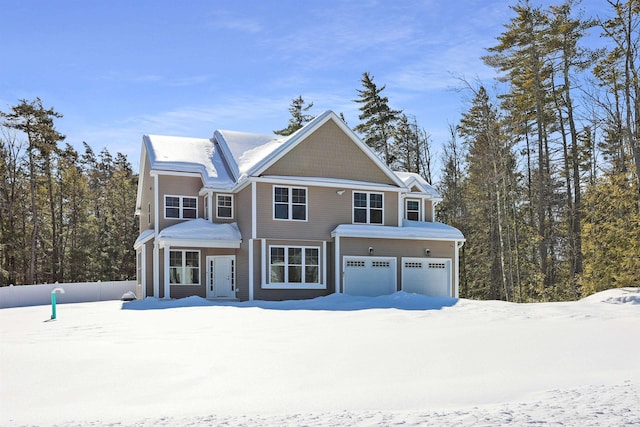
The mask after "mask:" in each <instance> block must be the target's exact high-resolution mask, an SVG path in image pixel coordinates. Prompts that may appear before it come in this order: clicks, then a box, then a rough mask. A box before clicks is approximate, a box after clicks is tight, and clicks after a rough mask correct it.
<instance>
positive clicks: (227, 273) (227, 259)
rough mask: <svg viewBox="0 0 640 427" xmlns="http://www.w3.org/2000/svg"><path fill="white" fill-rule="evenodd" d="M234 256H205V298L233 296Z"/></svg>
mask: <svg viewBox="0 0 640 427" xmlns="http://www.w3.org/2000/svg"><path fill="white" fill-rule="evenodd" d="M235 296H236V257H235V256H233V255H224V256H208V257H207V298H235Z"/></svg>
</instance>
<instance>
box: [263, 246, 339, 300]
mask: <svg viewBox="0 0 640 427" xmlns="http://www.w3.org/2000/svg"><path fill="white" fill-rule="evenodd" d="M272 248H282V249H284V260H285V264H284V274H285V281H284V282H277V283H271V279H270V278H269V280H268V281H267V283H264V284H263V285H262V288H263V289H326V288H327V284H326V280H321V279H324V277H322V278H321V277H320V274H321V272H322V271H323V265H321V264H326V260H325V258H324V254H323V256H322V257H321V254H322V252H321V247H320V246H296V245H269V247H268V254H267V264H268V267H269V268H268V270H267V271H268V274H269V277H271V249H272ZM290 248H297V249H302V255H301V257H302V259H301V261H302V264H301V265H300V266H301V273H300V274H301V278H300V279H301V280H302V281H301V282H287V281H286V279H287V277H288V273H289V272H288V267H289V263H288V251H289V249H290ZM307 249H315V250H316V251H318V265H317V267H318V282H317V283H314V282H309V283H307V282H304V280H305V267H306V264H305V260H306V250H307Z"/></svg>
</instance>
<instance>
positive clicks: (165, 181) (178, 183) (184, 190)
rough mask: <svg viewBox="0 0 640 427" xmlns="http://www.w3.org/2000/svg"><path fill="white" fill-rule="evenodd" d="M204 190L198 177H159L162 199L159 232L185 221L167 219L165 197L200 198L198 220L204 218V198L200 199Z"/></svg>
mask: <svg viewBox="0 0 640 427" xmlns="http://www.w3.org/2000/svg"><path fill="white" fill-rule="evenodd" d="M201 188H202V180H201V179H200V178H196V177H188V176H173V175H160V176H159V177H158V197H159V198H160V203H159V209H160V212H159V213H160V215H158V218H159V222H160V224H159V228H158V229H159V230H162V229H164V228H166V227H169V226H171V225H174V224H178V223H180V222H182V221H184V220H176V219H165V217H164V196H165V195H167V196H190V197H197V198H198V218H203V217H204V208H203V205H204V197H198V192H199V191H200V189H201Z"/></svg>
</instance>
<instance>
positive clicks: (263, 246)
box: [260, 239, 267, 288]
mask: <svg viewBox="0 0 640 427" xmlns="http://www.w3.org/2000/svg"><path fill="white" fill-rule="evenodd" d="M260 255H261V257H260V258H261V262H260V264H261V266H260V287H262V288H264V285H266V284H267V239H260Z"/></svg>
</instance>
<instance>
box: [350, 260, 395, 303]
mask: <svg viewBox="0 0 640 427" xmlns="http://www.w3.org/2000/svg"><path fill="white" fill-rule="evenodd" d="M343 271H344V282H343V283H344V293H345V294H349V295H357V296H378V295H389V294H392V293H394V292H395V291H396V259H395V258H389V257H344V270H343Z"/></svg>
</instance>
